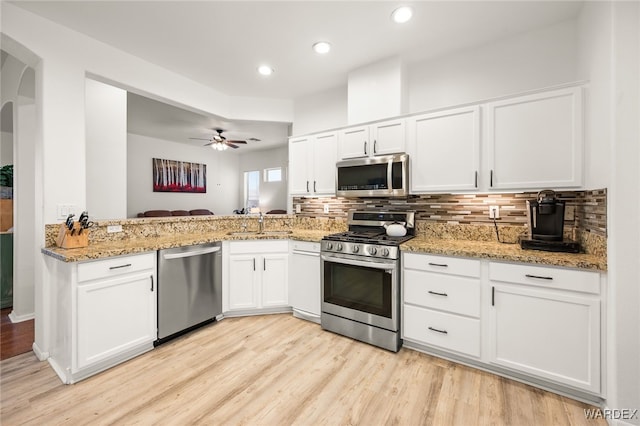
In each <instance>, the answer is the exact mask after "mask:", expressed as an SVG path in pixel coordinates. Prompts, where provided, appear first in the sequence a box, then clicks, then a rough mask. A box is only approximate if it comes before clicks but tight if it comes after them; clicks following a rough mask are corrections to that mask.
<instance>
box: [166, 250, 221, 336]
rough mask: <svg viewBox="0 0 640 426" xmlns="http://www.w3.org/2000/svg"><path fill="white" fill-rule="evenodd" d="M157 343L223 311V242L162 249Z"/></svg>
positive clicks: (212, 318)
mask: <svg viewBox="0 0 640 426" xmlns="http://www.w3.org/2000/svg"><path fill="white" fill-rule="evenodd" d="M158 254H159V255H158V340H157V341H156V345H158V344H160V343H164V342H165V341H167V340H169V339H171V338H173V337H177V336H179V335H181V334H183V333H186V332H188V331H190V330H193V329H195V328H197V327H199V326H202V325H205V324H208V323H210V322H213V321H215V319H216V317H217V316H218V315H221V314H222V243H220V242H216V243H207V244H199V245H193V246H186V247H178V248H171V249H165V250H159V252H158Z"/></svg>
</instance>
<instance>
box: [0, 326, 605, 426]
mask: <svg viewBox="0 0 640 426" xmlns="http://www.w3.org/2000/svg"><path fill="white" fill-rule="evenodd" d="M0 376H1V377H0V389H1V394H0V422H1V423H2V424H3V425H5V424H6V425H41V424H73V425H76V424H92V425H94V424H98V425H102V424H104V425H121V424H127V425H137V424H140V425H148V424H181V425H187V424H224V425H243V424H246V425H310V424H313V425H336V424H340V425H345V424H352V425H367V426H369V425H411V426H413V425H468V424H474V425H527V424H535V425H547V424H548V425H598V426H599V425H605V424H606V423H605V422H604V421H602V420H601V419H600V420H599V421H587V420H586V419H585V418H584V412H583V409H584V408H587V407H589V406H587V405H585V404H582V403H580V402H577V401H574V400H570V399H568V398H564V397H561V396H558V395H555V394H551V393H549V392H545V391H542V390H539V389H535V388H532V387H529V386H526V385H524V384H521V383H518V382H513V381H511V380H508V379H504V378H501V377H498V376H495V375H493V374H490V373H487V372H483V371H478V370H475V369H473V368H469V367H465V366H462V365H459V364H455V363H453V362H449V361H446V360H443V359H439V358H436V357H432V356H429V355H426V354H422V353H419V352H416V351H412V350H408V349H402V350H400V352H398V353H392V352H389V351H385V350H382V349H379V348H376V347H373V346H370V345H367V344H364V343H361V342H357V341H353V340H351V339H349V338H346V337H344V336H340V335H337V334H333V333H329V332H326V331H323V330H322V329H321V328H320V326H318V325H317V324H313V323H309V322H306V321H303V320H299V319H297V318H294V317H293V316H291V315H288V314H281V315H264V316H256V317H245V318H228V319H225V320H223V321H221V322H220V323H214V324H211V325H209V326H207V327H204V328H202V329H200V330H196V331H194V332H192V333H190V334H188V335H185V336H182V337H180V338H178V339H176V340H173V341H171V342H168V343H166V344H164V345H161V346H159V347H157V348H156V349H154V350H153V351H151V352H149V353H146V354H144V355H141V356H139V357H136V358H134V359H132V360H129V361H128V362H126V363H123V364H121V365H119V366H117V367H114V368H112V369H110V370H108V371H105V372H103V373H101V374H98V375H96V376H93V377H91V378H89V379H86V380H84V381H81V382H79V383H77V384H75V385H63V384H62V383H61V382H60V381H59V379H58V378H57V376H56V375H55V373H54V372H53V370H52V369H51V368H50V367H49V366H48V364H47V363H46V362H39V361H38V360H37V359H36V358H35V356H33V354H24V355H20V356H18V357H14V358H11V359H8V360H4V361H1V362H0Z"/></svg>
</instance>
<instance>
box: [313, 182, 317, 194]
mask: <svg viewBox="0 0 640 426" xmlns="http://www.w3.org/2000/svg"><path fill="white" fill-rule="evenodd" d="M313 192H317V190H316V181H315V180H314V181H313Z"/></svg>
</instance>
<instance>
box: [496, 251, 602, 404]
mask: <svg viewBox="0 0 640 426" xmlns="http://www.w3.org/2000/svg"><path fill="white" fill-rule="evenodd" d="M489 278H490V284H491V291H492V303H491V310H490V315H489V318H488V321H489V324H490V330H491V334H492V336H491V345H490V346H489V348H490V349H489V352H490V353H489V358H490V361H491V362H492V363H494V364H497V365H500V366H503V367H507V368H509V369H513V370H516V371H519V372H524V373H527V374H531V375H534V376H537V377H542V378H545V379H549V380H552V381H554V382H558V383H562V384H565V385H569V386H572V387H575V388H579V389H583V390H586V391H590V392H594V393H599V392H600V303H601V300H600V285H599V281H600V277H599V274H598V273H595V272H585V271H569V270H563V269H556V268H546V267H538V266H528V265H513V264H503V263H498V262H491V263H490V264H489ZM576 288H579V289H580V290H581V291H576V290H575V289H576Z"/></svg>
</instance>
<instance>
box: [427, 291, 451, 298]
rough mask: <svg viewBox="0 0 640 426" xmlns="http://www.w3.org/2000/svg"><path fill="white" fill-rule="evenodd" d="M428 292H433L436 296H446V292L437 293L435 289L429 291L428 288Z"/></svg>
mask: <svg viewBox="0 0 640 426" xmlns="http://www.w3.org/2000/svg"><path fill="white" fill-rule="evenodd" d="M429 294H435V295H436V296H445V297H447V296H448V294H447V293H438V292H437V291H431V290H429Z"/></svg>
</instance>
